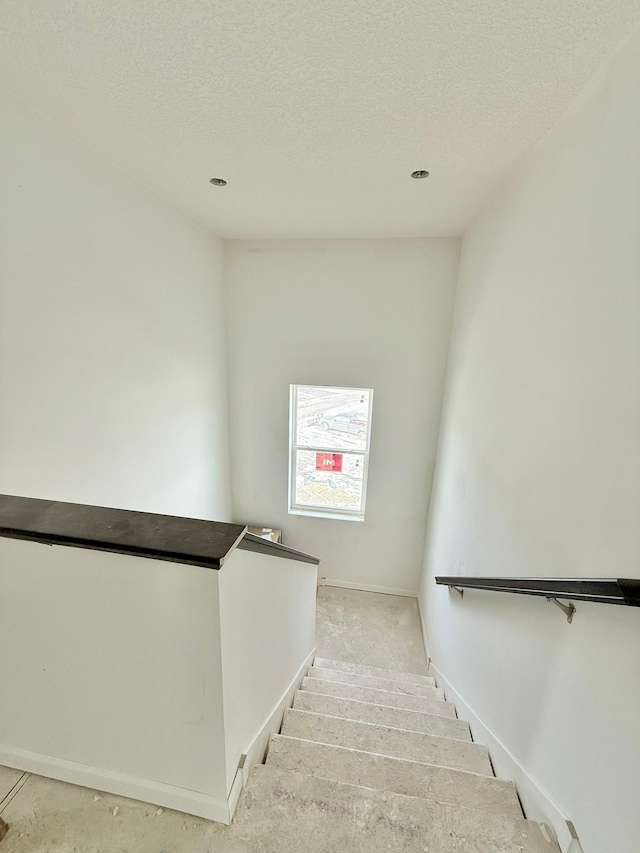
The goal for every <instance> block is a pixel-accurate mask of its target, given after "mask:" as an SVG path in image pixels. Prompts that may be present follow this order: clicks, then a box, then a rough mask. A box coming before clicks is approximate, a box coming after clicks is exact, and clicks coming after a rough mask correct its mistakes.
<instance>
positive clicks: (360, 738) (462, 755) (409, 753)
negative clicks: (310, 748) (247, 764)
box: [282, 708, 493, 776]
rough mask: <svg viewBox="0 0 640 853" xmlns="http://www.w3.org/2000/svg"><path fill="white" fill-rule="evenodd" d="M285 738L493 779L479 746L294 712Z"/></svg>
mask: <svg viewBox="0 0 640 853" xmlns="http://www.w3.org/2000/svg"><path fill="white" fill-rule="evenodd" d="M282 734H283V735H288V736H289V737H298V738H302V739H303V740H311V741H314V740H315V741H317V742H318V743H328V744H330V745H333V746H342V747H347V748H350V749H359V750H363V751H365V752H373V753H376V754H378V755H389V756H391V757H393V758H405V759H408V760H409V761H421V762H424V763H426V764H437V765H439V766H440V767H451V768H453V769H456V770H469V771H471V772H473V773H482V774H484V775H485V776H492V775H493V771H492V768H491V762H490V761H489V757H488V753H487V750H486V748H485V747H483V746H481V745H480V744H476V743H463V742H462V741H457V740H451V739H450V738H440V737H434V736H433V735H426V734H421V733H417V732H406V731H402V730H401V729H390V728H386V727H384V726H376V725H371V724H370V723H359V722H356V721H355V720H345V719H343V718H340V717H325V716H323V715H321V714H312V713H309V712H308V711H298V710H295V709H291V708H289V709H287V711H286V712H285V717H284V722H283V725H282Z"/></svg>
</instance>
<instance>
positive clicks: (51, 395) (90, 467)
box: [0, 95, 230, 520]
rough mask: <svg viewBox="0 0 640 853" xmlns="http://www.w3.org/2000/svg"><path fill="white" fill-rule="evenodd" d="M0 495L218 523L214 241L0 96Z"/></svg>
mask: <svg viewBox="0 0 640 853" xmlns="http://www.w3.org/2000/svg"><path fill="white" fill-rule="evenodd" d="M0 138H1V146H2V160H1V162H0V241H1V243H0V253H1V258H2V261H1V264H0V491H2V492H5V493H10V494H17V495H27V496H31V497H41V498H49V499H55V500H69V501H76V502H79V503H89V504H102V505H107V506H116V507H125V508H131V509H139V510H148V511H152V512H166V513H174V514H181V515H191V516H197V517H204V518H214V519H221V520H222V519H226V518H228V516H229V514H230V486H229V473H228V438H227V408H226V364H225V358H226V357H225V330H224V317H223V312H224V304H223V288H222V248H221V244H220V242H219V241H217V240H215V239H214V238H212V237H211V236H210V235H209V234H208V233H207V232H205V231H204V230H203V229H202V228H200V227H199V226H197V225H194V224H193V223H191V222H190V221H189V220H187V219H185V218H184V217H183V216H181V215H179V214H177V213H176V212H174V211H173V210H172V209H171V208H170V207H169V206H168V205H167V204H165V203H164V202H163V201H162V200H160V199H159V198H158V197H156V196H155V195H153V194H152V193H150V192H148V191H147V190H145V189H144V188H142V187H141V186H139V185H138V184H136V183H134V182H133V181H131V180H129V179H128V178H127V177H125V176H124V175H123V174H122V173H121V172H120V171H118V170H117V169H115V168H113V167H112V166H111V165H110V164H109V163H107V162H106V161H104V160H102V159H100V158H98V157H96V156H94V155H93V154H92V153H91V152H90V151H88V150H86V149H83V148H82V147H81V146H80V145H78V144H77V143H76V142H75V140H74V139H73V138H69V137H67V136H64V135H63V134H61V133H59V132H58V131H57V130H56V129H55V128H53V127H51V126H50V125H49V124H47V123H46V122H44V121H43V120H41V119H40V118H39V117H38V116H36V115H34V114H33V113H30V112H29V111H28V110H26V109H23V108H22V107H19V106H17V105H16V103H15V102H14V101H12V100H11V99H10V98H9V97H6V96H4V95H1V96H0Z"/></svg>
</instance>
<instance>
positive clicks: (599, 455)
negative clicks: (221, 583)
mask: <svg viewBox="0 0 640 853" xmlns="http://www.w3.org/2000/svg"><path fill="white" fill-rule="evenodd" d="M639 54H640V43H639V40H638V37H637V35H636V36H635V37H634V38H633V39H632V40H631V41H630V42H629V43H628V44H627V45H626V47H625V48H624V49H623V51H622V52H621V53H620V54H619V55H618V56H617V57H616V58H615V60H614V62H613V63H612V64H611V66H610V67H608V68H606V69H604V70H603V71H602V73H601V74H600V75H599V76H598V77H597V79H595V80H594V81H593V82H592V84H591V85H590V87H589V89H588V91H587V92H585V93H584V95H583V97H582V98H581V99H580V101H579V102H578V103H577V105H576V107H575V109H574V110H573V111H572V112H571V113H570V114H568V115H567V116H566V117H565V118H564V119H563V121H562V122H561V123H560V124H559V126H558V127H557V128H556V129H555V130H554V131H553V133H552V134H551V135H550V136H549V137H548V138H547V140H546V141H545V142H544V144H543V145H542V146H541V148H540V149H539V150H538V151H537V152H536V154H535V156H534V157H533V158H532V159H531V161H530V162H529V163H528V164H526V167H525V168H524V169H523V170H522V172H521V173H520V174H519V175H518V176H516V177H515V178H514V179H513V180H512V181H511V182H510V184H509V185H508V186H507V187H505V188H504V189H503V191H502V192H501V193H500V194H499V196H498V197H497V198H496V199H495V200H494V202H493V203H492V204H491V206H490V207H489V208H488V210H487V211H486V212H485V214H484V215H483V216H482V217H481V218H480V220H479V221H478V222H477V223H476V224H475V225H474V227H473V228H472V229H471V231H470V232H469V234H468V235H467V236H466V238H465V240H464V243H463V251H462V258H461V270H460V280H459V291H458V296H457V303H456V312H455V324H454V334H453V339H452V352H451V355H450V362H449V371H448V377H447V388H446V393H445V403H444V407H443V419H442V427H441V438H440V446H439V452H438V464H437V475H436V483H435V485H434V497H433V499H432V508H431V520H430V532H429V537H428V546H427V550H426V562H425V572H424V578H423V586H422V593H421V604H422V609H423V613H424V615H425V617H426V626H427V635H428V644H429V650H430V653H431V655H432V656H433V659H434V662H435V664H436V666H437V668H438V670H439V671H440V672H441V673H442V675H443V676H444V678H446V680H447V681H448V683H449V684H450V685H451V686H452V687H453V688H454V689H455V690H456V691H457V693H458V694H459V695H460V696H461V697H462V698H463V699H464V700H465V701H466V702H467V703H468V706H469V709H470V711H471V712H472V713H473V714H474V715H476V716H475V717H474V718H473V721H474V727H475V731H476V734H478V736H480V737H483V736H484V737H488V738H489V739H491V738H490V736H489V735H488V731H490V732H492V733H493V735H495V736H496V737H497V738H498V739H499V740H500V741H501V743H502V746H503V747H504V748H505V749H506V750H508V752H510V753H511V757H509V754H508V752H505V751H504V750H502V749H501V748H500V749H496V750H494V760H495V759H496V758H497V759H498V760H497V769H498V771H499V772H503V773H505V774H508V775H512V774H514V775H518V773H520V774H521V775H522V776H523V778H524V777H525V776H528V777H529V780H528V781H526V780H525V783H523V785H522V786H521V793H524V794H525V796H524V797H523V798H524V801H525V806H526V807H527V808H528V810H529V812H530V813H532V814H536V816H537V815H538V813H539V809H542V810H543V811H544V809H545V808H546V806H545V805H544V802H543V799H544V798H543V797H541V796H538V795H539V794H540V792H539V791H538V795H537V794H536V792H535V784H534V783H537V785H538V786H539V787H540V788H541V789H542V791H545V792H546V794H547V795H548V796H549V797H550V799H551V800H552V801H553V802H554V803H555V805H556V806H557V807H558V808H559V809H560V810H562V811H563V812H564V813H565V814H566V815H568V816H569V817H570V818H571V819H572V820H573V821H574V823H575V825H576V828H577V831H578V834H579V836H580V838H581V841H582V846H583V849H584V851H585V853H609V851H616V853H636V851H637V849H638V839H639V838H640V817H639V814H640V813H639V811H638V796H639V794H640V728H639V726H638V709H639V708H640V612H638V611H637V610H634V609H631V608H622V607H615V606H606V605H597V604H581V603H578V604H577V614H576V617H575V619H574V622H573V624H572V625H568V624H567V622H566V621H565V619H564V617H563V616H562V614H561V613H560V612H559V611H558V610H557V609H556V608H555V607H553V606H551V605H549V604H547V603H546V602H545V601H544V600H543V599H531V598H527V597H518V596H507V595H497V594H491V593H482V592H476V593H472V592H467V593H466V594H465V597H464V600H460V599H459V598H458V597H457V596H456V594H455V593H452V594H449V593H448V592H447V590H446V589H445V588H443V587H438V588H436V587H435V585H434V583H433V575H434V574H456V573H460V574H465V573H467V574H474V575H520V576H536V575H540V576H554V577H563V576H564V577H603V576H605V577H606V576H610V577H614V576H621V577H623V576H630V577H640V563H639V561H638V555H639V554H640V524H638V518H640V442H639V440H638V439H639V436H640V285H639V278H638V276H639V271H640V160H639V158H638V152H639V151H640V63H639V62H638V56H639ZM482 723H484V725H485V726H486V728H484V727H483V725H482ZM513 761H515V762H517V763H518V764H519V765H520V767H521V771H520V770H517V768H515V765H513ZM525 789H526V790H525ZM527 791H528V792H529V793H527Z"/></svg>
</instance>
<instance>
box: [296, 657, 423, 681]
mask: <svg viewBox="0 0 640 853" xmlns="http://www.w3.org/2000/svg"><path fill="white" fill-rule="evenodd" d="M313 665H314V666H318V667H320V668H321V669H335V670H339V671H340V672H352V673H356V674H359V675H371V676H373V677H374V678H388V679H391V681H405V682H414V683H415V684H428V685H430V686H431V687H435V686H436V681H435V678H433V677H432V676H430V675H418V674H417V673H415V672H400V671H398V670H395V669H384V668H383V667H381V666H366V665H365V664H361V663H348V662H347V661H340V660H331V659H330V658H320V657H317V658H315V660H314V662H313Z"/></svg>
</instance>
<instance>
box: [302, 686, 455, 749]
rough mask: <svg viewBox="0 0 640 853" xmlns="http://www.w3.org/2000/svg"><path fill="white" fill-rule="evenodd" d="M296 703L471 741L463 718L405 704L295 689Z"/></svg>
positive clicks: (321, 711)
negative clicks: (412, 708) (392, 705)
mask: <svg viewBox="0 0 640 853" xmlns="http://www.w3.org/2000/svg"><path fill="white" fill-rule="evenodd" d="M293 707H294V708H297V709H298V710H300V711H314V712H315V713H317V714H327V715H329V716H331V717H346V718H347V719H350V720H359V721H360V722H362V723H374V724H376V725H380V726H389V727H391V728H396V729H407V730H409V731H414V732H424V733H425V734H431V735H437V736H438V737H450V738H455V739H456V740H462V741H465V742H470V741H471V732H470V731H469V725H468V724H467V723H465V722H464V721H463V720H455V719H451V718H449V717H439V716H436V715H434V714H422V713H420V712H419V711H405V710H404V709H403V708H386V707H384V706H381V705H373V704H371V703H370V702H358V701H356V700H353V699H341V698H340V697H339V696H326V695H323V694H320V693H308V692H307V691H306V690H300V691H298V692H296V694H295V697H294V700H293Z"/></svg>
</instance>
